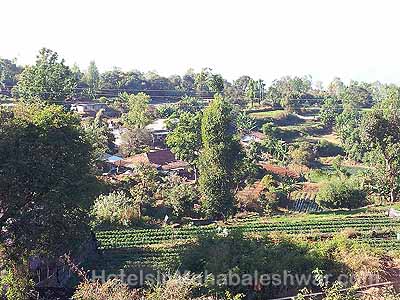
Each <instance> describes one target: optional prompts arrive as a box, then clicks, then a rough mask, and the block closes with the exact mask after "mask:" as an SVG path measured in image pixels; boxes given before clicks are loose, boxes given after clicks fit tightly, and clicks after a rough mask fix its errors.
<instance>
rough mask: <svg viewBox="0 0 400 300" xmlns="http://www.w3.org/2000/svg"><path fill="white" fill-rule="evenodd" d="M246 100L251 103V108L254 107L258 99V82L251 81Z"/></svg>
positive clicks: (248, 85)
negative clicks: (255, 100)
mask: <svg viewBox="0 0 400 300" xmlns="http://www.w3.org/2000/svg"><path fill="white" fill-rule="evenodd" d="M246 98H247V101H249V102H250V104H251V107H253V105H254V99H255V98H256V82H255V81H254V80H253V79H250V80H249V82H248V84H247V87H246Z"/></svg>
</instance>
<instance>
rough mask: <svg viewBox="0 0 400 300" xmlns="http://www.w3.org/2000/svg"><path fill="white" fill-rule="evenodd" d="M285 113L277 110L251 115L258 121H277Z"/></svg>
mask: <svg viewBox="0 0 400 300" xmlns="http://www.w3.org/2000/svg"><path fill="white" fill-rule="evenodd" d="M284 113H285V110H283V109H277V110H268V111H259V112H252V113H250V114H249V115H250V116H251V117H253V118H254V119H257V120H262V119H269V118H272V119H276V118H279V117H280V116H282V115H283V114H284Z"/></svg>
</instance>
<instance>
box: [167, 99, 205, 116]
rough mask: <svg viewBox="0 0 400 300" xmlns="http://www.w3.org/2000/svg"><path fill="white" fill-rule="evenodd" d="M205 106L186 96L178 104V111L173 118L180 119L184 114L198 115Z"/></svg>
mask: <svg viewBox="0 0 400 300" xmlns="http://www.w3.org/2000/svg"><path fill="white" fill-rule="evenodd" d="M203 106H204V105H203V104H202V103H201V102H200V100H199V99H197V98H195V97H190V96H185V97H183V98H182V99H181V100H179V102H178V103H177V104H176V111H175V113H174V114H173V115H172V116H173V117H177V118H179V116H180V115H181V114H183V113H191V114H196V113H198V112H200V111H201V110H202V109H203Z"/></svg>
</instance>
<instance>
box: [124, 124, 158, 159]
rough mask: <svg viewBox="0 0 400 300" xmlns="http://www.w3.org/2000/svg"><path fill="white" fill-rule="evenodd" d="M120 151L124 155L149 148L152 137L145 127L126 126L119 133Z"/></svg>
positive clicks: (141, 151)
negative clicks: (121, 132)
mask: <svg viewBox="0 0 400 300" xmlns="http://www.w3.org/2000/svg"><path fill="white" fill-rule="evenodd" d="M121 140H122V143H121V146H120V151H121V153H122V154H123V155H124V156H131V155H134V154H138V153H143V152H146V151H147V150H149V148H150V146H151V144H152V142H153V138H152V136H151V134H150V132H149V131H148V130H147V129H145V128H128V129H127V130H126V131H125V132H124V133H123V134H122V135H121Z"/></svg>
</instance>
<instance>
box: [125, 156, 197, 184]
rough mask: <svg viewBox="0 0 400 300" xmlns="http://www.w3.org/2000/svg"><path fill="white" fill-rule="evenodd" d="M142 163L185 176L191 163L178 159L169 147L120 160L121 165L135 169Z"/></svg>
mask: <svg viewBox="0 0 400 300" xmlns="http://www.w3.org/2000/svg"><path fill="white" fill-rule="evenodd" d="M142 164H148V165H150V166H152V167H154V168H156V169H157V170H158V171H160V172H162V173H165V174H170V173H174V174H177V175H181V176H184V177H187V176H188V175H189V172H188V169H189V166H190V165H189V164H188V163H187V162H185V161H182V160H179V159H176V157H175V155H174V154H173V153H172V152H171V150H169V149H163V150H155V151H150V152H147V153H141V154H136V155H134V156H131V157H128V158H125V159H123V160H122V161H121V162H120V165H121V166H123V167H125V168H128V169H134V168H136V167H137V166H139V165H142Z"/></svg>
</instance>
